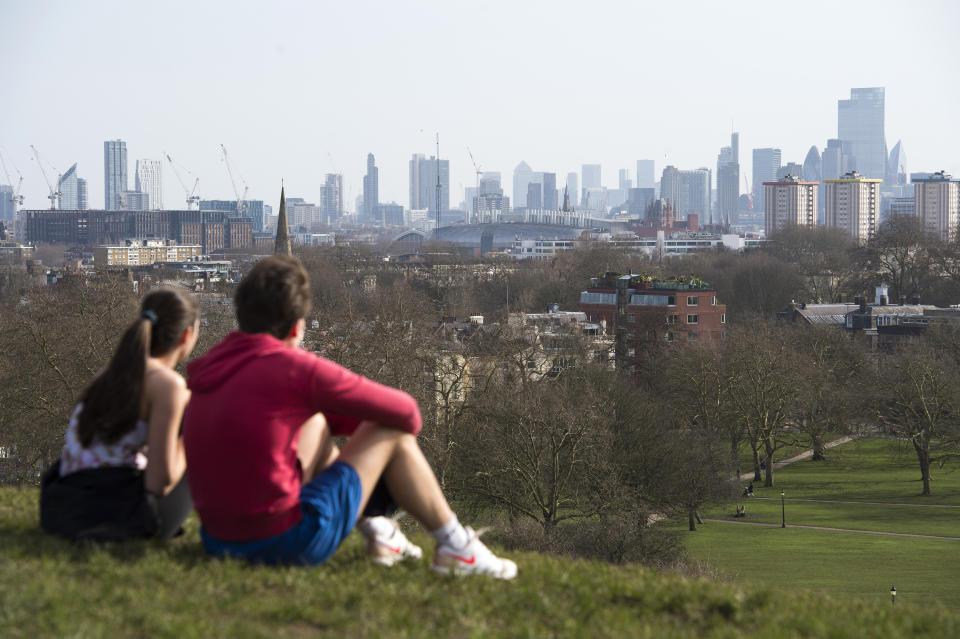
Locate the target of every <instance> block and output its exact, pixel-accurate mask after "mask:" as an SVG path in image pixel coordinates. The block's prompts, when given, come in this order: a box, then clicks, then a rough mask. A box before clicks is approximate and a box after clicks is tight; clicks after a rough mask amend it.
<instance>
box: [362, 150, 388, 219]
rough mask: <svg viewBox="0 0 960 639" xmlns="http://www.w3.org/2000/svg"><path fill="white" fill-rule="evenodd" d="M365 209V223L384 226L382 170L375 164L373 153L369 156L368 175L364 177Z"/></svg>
mask: <svg viewBox="0 0 960 639" xmlns="http://www.w3.org/2000/svg"><path fill="white" fill-rule="evenodd" d="M363 209H364V215H363V218H364V220H363V221H365V222H369V223H373V224H380V225H383V224H384V220H383V219H381V218H380V169H378V168H377V165H376V164H375V163H374V159H373V153H368V154H367V174H366V175H365V176H363Z"/></svg>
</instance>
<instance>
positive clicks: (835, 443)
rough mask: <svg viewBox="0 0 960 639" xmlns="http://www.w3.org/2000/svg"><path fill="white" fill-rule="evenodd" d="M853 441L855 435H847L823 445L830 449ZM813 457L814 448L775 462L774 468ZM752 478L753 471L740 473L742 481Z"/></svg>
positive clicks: (778, 468)
mask: <svg viewBox="0 0 960 639" xmlns="http://www.w3.org/2000/svg"><path fill="white" fill-rule="evenodd" d="M852 441H853V437H851V436H850V435H847V436H846V437H841V438H840V439H835V440H833V441H832V442H827V443H826V444H824V445H823V447H824V448H826V449H830V448H833V447H834V446H839V445H840V444H846V443H847V442H852ZM811 457H813V449H812V448H811V449H810V450H805V451H803V452H802V453H800V454H799V455H794V456H793V457H791V458H790V459H784V460H783V461H778V462H773V469H774V470H780V469H781V468H783V467H784V466H787V465H788V464H792V463H794V462H798V461H804V460H806V459H810V458H811ZM752 479H753V471H750V472H749V473H743V474H742V475H740V481H750V480H752Z"/></svg>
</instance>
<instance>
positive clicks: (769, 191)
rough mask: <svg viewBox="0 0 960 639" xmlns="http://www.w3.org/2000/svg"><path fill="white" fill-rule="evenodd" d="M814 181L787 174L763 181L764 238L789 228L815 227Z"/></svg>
mask: <svg viewBox="0 0 960 639" xmlns="http://www.w3.org/2000/svg"><path fill="white" fill-rule="evenodd" d="M817 186H818V183H817V182H804V181H803V180H801V179H800V178H798V177H795V176H792V175H788V176H786V177H785V178H784V179H782V180H780V181H777V182H764V183H763V188H764V198H763V199H764V201H763V206H764V211H763V212H764V229H765V231H766V235H767V237H770V236H771V235H773V234H774V233H776V232H777V231H779V230H782V229H785V228H787V227H789V226H816V225H817Z"/></svg>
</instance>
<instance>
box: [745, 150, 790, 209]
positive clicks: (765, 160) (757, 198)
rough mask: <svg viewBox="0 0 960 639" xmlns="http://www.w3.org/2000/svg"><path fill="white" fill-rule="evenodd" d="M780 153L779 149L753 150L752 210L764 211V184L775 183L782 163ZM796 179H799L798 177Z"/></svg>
mask: <svg viewBox="0 0 960 639" xmlns="http://www.w3.org/2000/svg"><path fill="white" fill-rule="evenodd" d="M781 156H782V152H781V151H780V149H772V148H766V149H754V150H753V210H754V211H764V210H766V209H765V208H764V200H763V198H764V196H765V194H766V187H765V186H764V185H763V183H764V182H776V181H777V179H778V178H777V171H778V170H779V169H780V162H781V161H782V157H781ZM796 177H800V176H799V175H798V176H796Z"/></svg>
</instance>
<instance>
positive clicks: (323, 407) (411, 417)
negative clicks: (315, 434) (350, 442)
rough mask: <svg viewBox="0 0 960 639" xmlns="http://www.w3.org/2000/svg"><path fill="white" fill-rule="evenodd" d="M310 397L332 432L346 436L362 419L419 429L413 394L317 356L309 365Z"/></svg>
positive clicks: (416, 430) (402, 427)
mask: <svg viewBox="0 0 960 639" xmlns="http://www.w3.org/2000/svg"><path fill="white" fill-rule="evenodd" d="M310 396H311V402H312V405H313V408H314V410H315V411H316V412H318V413H323V415H324V417H326V419H327V423H328V424H329V426H330V432H331V433H333V434H334V435H350V434H352V433H353V431H354V430H356V428H357V426H358V425H359V424H360V422H362V421H375V422H377V423H378V424H382V425H384V426H390V427H392V428H396V429H399V430H405V431H407V432H409V433H412V434H414V435H416V434H417V433H419V432H420V426H421V417H420V408H419V407H418V406H417V402H416V400H414V399H413V397H411V396H410V395H408V394H407V393H405V392H403V391H401V390H398V389H396V388H391V387H389V386H384V385H383V384H378V383H377V382H374V381H373V380H370V379H367V378H366V377H364V376H362V375H358V374H356V373H354V372H353V371H351V370H349V369H346V368H344V367H343V366H340V365H339V364H335V363H334V362H331V361H329V360H326V359H323V358H321V357H317V358H316V360H315V362H314V365H313V376H312V377H311V380H310Z"/></svg>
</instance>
